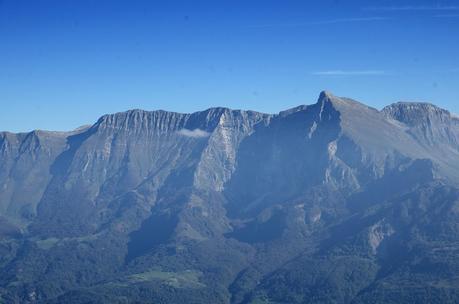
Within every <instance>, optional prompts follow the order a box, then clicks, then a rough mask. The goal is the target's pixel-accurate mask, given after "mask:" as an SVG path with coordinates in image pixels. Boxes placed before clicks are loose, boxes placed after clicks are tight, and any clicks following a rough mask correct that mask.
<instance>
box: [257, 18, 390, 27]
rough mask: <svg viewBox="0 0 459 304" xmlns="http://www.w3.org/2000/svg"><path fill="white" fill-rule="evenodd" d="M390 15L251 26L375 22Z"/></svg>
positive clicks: (302, 25) (301, 25) (298, 25)
mask: <svg viewBox="0 0 459 304" xmlns="http://www.w3.org/2000/svg"><path fill="white" fill-rule="evenodd" d="M389 19H390V18H388V17H379V16H376V17H356V18H337V19H329V20H318V21H312V22H304V23H280V24H262V25H254V26H251V27H250V28H277V27H279V28H282V27H286V28H295V27H304V26H311V25H321V24H337V23H358V22H362V23H363V22H374V21H384V20H389Z"/></svg>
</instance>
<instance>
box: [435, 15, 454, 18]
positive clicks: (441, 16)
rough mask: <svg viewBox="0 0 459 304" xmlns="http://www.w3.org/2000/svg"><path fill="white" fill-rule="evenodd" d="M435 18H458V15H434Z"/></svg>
mask: <svg viewBox="0 0 459 304" xmlns="http://www.w3.org/2000/svg"><path fill="white" fill-rule="evenodd" d="M434 17H435V18H459V14H443V15H436V16H434Z"/></svg>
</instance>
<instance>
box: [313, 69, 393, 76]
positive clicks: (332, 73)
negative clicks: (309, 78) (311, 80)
mask: <svg viewBox="0 0 459 304" xmlns="http://www.w3.org/2000/svg"><path fill="white" fill-rule="evenodd" d="M385 74H386V71H382V70H360V71H344V70H330V71H319V72H313V73H312V75H316V76H371V75H385Z"/></svg>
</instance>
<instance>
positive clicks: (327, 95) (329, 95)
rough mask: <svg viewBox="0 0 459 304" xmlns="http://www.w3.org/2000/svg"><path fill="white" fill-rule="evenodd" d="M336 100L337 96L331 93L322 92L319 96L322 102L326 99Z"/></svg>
mask: <svg viewBox="0 0 459 304" xmlns="http://www.w3.org/2000/svg"><path fill="white" fill-rule="evenodd" d="M334 98H336V96H335V95H333V94H332V93H331V92H330V91H326V90H324V91H322V92H320V95H319V101H322V100H324V99H334Z"/></svg>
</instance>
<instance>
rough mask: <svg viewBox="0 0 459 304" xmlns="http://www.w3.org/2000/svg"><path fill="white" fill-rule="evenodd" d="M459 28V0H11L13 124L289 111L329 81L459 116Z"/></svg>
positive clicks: (8, 123) (4, 54)
mask: <svg viewBox="0 0 459 304" xmlns="http://www.w3.org/2000/svg"><path fill="white" fill-rule="evenodd" d="M458 37H459V0H450V1H438V0H429V1H423V0H413V1H402V0H393V1H383V0H379V1H371V0H362V1H357V0H355V1H352V0H335V1H327V0H317V1H306V0H303V1H288V0H283V1H268V0H264V1H251V0H244V1H236V0H233V1H218V0H210V1H199V0H192V1H191V0H190V1H154V0H152V1H135V0H130V1H127V0H126V1H115V0H110V1H103V0H92V1H89V0H73V1H67V0H54V1H51V0H48V1H47V0H29V1H23V0H0V106H1V107H0V130H10V131H28V130H31V129H37V128H39V129H51V130H70V129H73V128H75V127H78V126H80V125H83V124H89V123H93V122H94V121H95V120H96V119H97V118H98V117H99V116H101V115H103V114H105V113H112V112H117V111H124V110H127V109H132V108H142V109H147V110H154V109H165V110H172V111H179V112H191V111H197V110H203V109H205V108H208V107H212V106H226V107H231V108H242V109H253V110H258V111H263V112H278V111H280V110H283V109H286V108H289V107H293V106H296V105H299V104H310V103H314V102H315V100H316V99H317V96H318V94H319V92H320V91H321V90H324V89H327V90H330V91H332V92H333V93H335V94H336V95H339V96H348V97H352V98H354V99H357V100H360V101H362V102H365V103H367V104H369V105H372V106H374V107H377V108H381V107H382V106H383V105H387V104H389V103H392V102H395V101H399V100H408V101H412V100H415V101H429V102H432V103H435V104H438V105H440V106H443V107H445V108H448V109H449V110H451V111H453V112H456V113H459V38H458Z"/></svg>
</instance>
